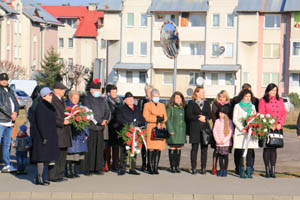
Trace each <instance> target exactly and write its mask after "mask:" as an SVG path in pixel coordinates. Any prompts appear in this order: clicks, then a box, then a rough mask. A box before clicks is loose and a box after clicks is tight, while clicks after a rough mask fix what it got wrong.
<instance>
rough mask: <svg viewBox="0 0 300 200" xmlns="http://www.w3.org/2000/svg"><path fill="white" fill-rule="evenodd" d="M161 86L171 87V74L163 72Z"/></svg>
mask: <svg viewBox="0 0 300 200" xmlns="http://www.w3.org/2000/svg"><path fill="white" fill-rule="evenodd" d="M163 84H164V85H172V84H173V72H164V73H163Z"/></svg>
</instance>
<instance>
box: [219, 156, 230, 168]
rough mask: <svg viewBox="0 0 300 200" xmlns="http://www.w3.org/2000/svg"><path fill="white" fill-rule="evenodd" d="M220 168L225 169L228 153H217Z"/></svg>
mask: <svg viewBox="0 0 300 200" xmlns="http://www.w3.org/2000/svg"><path fill="white" fill-rule="evenodd" d="M218 158H219V163H220V169H221V170H227V168H228V155H220V154H218Z"/></svg>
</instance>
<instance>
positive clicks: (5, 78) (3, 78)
mask: <svg viewBox="0 0 300 200" xmlns="http://www.w3.org/2000/svg"><path fill="white" fill-rule="evenodd" d="M4 80H5V81H8V74H7V73H2V74H0V81H4Z"/></svg>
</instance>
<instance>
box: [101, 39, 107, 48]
mask: <svg viewBox="0 0 300 200" xmlns="http://www.w3.org/2000/svg"><path fill="white" fill-rule="evenodd" d="M100 46H101V49H105V48H106V40H103V39H101V44H100Z"/></svg>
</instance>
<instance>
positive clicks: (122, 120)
mask: <svg viewBox="0 0 300 200" xmlns="http://www.w3.org/2000/svg"><path fill="white" fill-rule="evenodd" d="M124 102H125V105H123V106H121V107H117V110H116V113H117V122H118V123H119V124H121V125H124V124H133V125H134V126H136V127H141V126H144V125H145V119H144V117H143V114H142V112H141V110H140V109H139V108H138V107H137V106H136V105H134V97H133V95H132V94H131V93H130V92H127V93H126V94H125V97H124ZM121 129H122V126H121ZM125 160H126V149H125V144H124V142H123V144H122V145H121V147H120V170H119V172H118V175H124V174H125V171H126V170H125V169H126V161H125ZM135 164H136V162H135V161H134V160H133V159H132V160H131V169H130V170H129V174H133V175H140V174H139V173H138V172H137V171H136V170H135Z"/></svg>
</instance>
